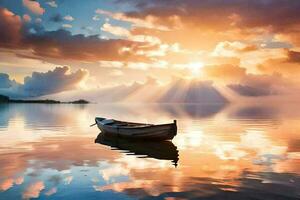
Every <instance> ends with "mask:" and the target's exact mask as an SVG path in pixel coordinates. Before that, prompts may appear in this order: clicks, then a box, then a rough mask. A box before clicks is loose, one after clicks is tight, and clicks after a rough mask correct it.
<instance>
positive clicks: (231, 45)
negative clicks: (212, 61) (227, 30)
mask: <svg viewBox="0 0 300 200" xmlns="http://www.w3.org/2000/svg"><path fill="white" fill-rule="evenodd" d="M257 49H258V47H257V46H256V45H253V44H245V43H242V42H237V41H235V42H229V41H224V42H220V43H218V44H217V46H216V48H215V49H214V51H213V55H214V56H224V57H234V56H237V54H238V53H246V52H251V51H255V50H257Z"/></svg>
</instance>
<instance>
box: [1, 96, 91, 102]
mask: <svg viewBox="0 0 300 200" xmlns="http://www.w3.org/2000/svg"><path fill="white" fill-rule="evenodd" d="M0 103H39V104H68V103H69V104H89V103H90V102H89V101H86V100H84V99H80V100H76V101H69V102H62V101H56V100H51V99H36V100H34V99H31V100H24V99H10V98H9V97H8V96H4V95H0Z"/></svg>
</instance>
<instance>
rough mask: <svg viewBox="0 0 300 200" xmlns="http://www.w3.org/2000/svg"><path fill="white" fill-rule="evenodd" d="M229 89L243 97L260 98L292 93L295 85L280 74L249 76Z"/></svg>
mask: <svg viewBox="0 0 300 200" xmlns="http://www.w3.org/2000/svg"><path fill="white" fill-rule="evenodd" d="M228 87H229V88H230V89H232V90H233V91H235V92H236V93H238V94H239V95H241V96H249V97H258V96H270V95H277V94H284V93H287V92H290V91H289V90H292V89H293V84H292V83H291V82H290V81H289V80H286V79H284V78H283V77H282V76H281V75H279V74H273V75H254V74H247V75H246V76H244V78H243V79H242V80H241V81H240V83H239V84H229V85H228Z"/></svg>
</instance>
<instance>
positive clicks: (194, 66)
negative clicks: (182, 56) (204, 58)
mask: <svg viewBox="0 0 300 200" xmlns="http://www.w3.org/2000/svg"><path fill="white" fill-rule="evenodd" d="M203 66H204V64H203V63H202V62H192V63H189V64H188V69H189V70H190V71H191V73H192V75H193V76H198V75H200V72H201V69H202V68H203Z"/></svg>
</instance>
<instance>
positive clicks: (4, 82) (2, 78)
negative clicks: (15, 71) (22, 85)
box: [0, 73, 16, 89]
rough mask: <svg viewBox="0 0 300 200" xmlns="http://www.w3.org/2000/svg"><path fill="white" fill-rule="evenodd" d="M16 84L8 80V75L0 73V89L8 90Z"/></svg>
mask: <svg viewBox="0 0 300 200" xmlns="http://www.w3.org/2000/svg"><path fill="white" fill-rule="evenodd" d="M15 84H16V82H15V81H12V80H10V79H9V76H8V74H4V73H0V89H1V88H10V87H12V86H13V85H15Z"/></svg>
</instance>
